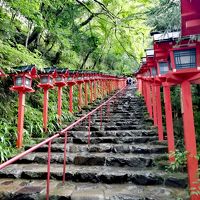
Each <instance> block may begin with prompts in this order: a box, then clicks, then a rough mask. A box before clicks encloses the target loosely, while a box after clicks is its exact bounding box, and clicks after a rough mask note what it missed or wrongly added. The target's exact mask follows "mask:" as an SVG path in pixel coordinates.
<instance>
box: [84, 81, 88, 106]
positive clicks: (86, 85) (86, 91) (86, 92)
mask: <svg viewBox="0 0 200 200" xmlns="http://www.w3.org/2000/svg"><path fill="white" fill-rule="evenodd" d="M87 105H88V84H87V82H85V106H87Z"/></svg>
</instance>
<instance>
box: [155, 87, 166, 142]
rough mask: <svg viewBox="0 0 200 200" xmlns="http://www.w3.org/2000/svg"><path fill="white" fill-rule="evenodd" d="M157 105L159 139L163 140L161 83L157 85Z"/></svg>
mask: <svg viewBox="0 0 200 200" xmlns="http://www.w3.org/2000/svg"><path fill="white" fill-rule="evenodd" d="M156 107H157V117H158V118H157V121H158V139H159V141H163V139H164V138H163V125H162V108H161V98H160V85H159V84H157V85H156Z"/></svg>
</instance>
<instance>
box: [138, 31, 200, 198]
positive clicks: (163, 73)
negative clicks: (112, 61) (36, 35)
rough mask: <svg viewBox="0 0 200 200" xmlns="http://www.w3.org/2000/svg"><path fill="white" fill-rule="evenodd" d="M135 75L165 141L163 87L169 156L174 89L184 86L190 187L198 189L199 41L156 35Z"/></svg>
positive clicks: (172, 145)
mask: <svg viewBox="0 0 200 200" xmlns="http://www.w3.org/2000/svg"><path fill="white" fill-rule="evenodd" d="M135 75H136V78H137V81H138V90H139V92H140V93H141V94H142V95H143V96H144V99H145V102H146V105H147V110H148V113H149V116H150V118H152V119H153V121H154V125H155V126H157V127H158V138H159V140H160V141H162V140H163V139H164V136H163V124H162V105H161V94H160V87H161V86H163V93H164V104H165V115H166V131H167V140H168V152H169V154H171V153H172V152H175V145H174V130H173V118H172V107H171V97H170V87H171V86H175V85H180V87H181V94H180V96H181V111H182V116H183V125H184V141H185V150H186V151H187V152H188V156H187V169H188V180H189V186H190V188H198V187H199V184H198V183H197V182H198V181H197V180H198V177H197V176H196V174H197V170H198V161H197V159H196V155H197V149H196V136H195V127H194V117H193V109H192V95H191V86H190V85H191V84H199V83H200V41H199V40H198V39H197V37H196V38H195V37H193V38H192V39H191V38H190V37H181V35H180V32H171V33H167V34H157V33H156V34H153V48H152V49H147V50H146V57H143V58H142V61H141V66H140V68H139V69H138V70H137V71H136V73H135ZM169 160H170V162H174V161H175V158H174V156H170V157H169ZM199 198H200V196H198V197H197V196H196V195H192V194H191V200H197V199H199Z"/></svg>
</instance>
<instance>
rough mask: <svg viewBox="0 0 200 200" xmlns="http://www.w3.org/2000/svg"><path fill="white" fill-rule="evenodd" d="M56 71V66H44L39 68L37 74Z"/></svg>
mask: <svg viewBox="0 0 200 200" xmlns="http://www.w3.org/2000/svg"><path fill="white" fill-rule="evenodd" d="M55 72H56V67H45V68H43V69H41V70H39V74H54V73H55Z"/></svg>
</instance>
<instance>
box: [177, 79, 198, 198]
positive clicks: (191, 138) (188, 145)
mask: <svg viewBox="0 0 200 200" xmlns="http://www.w3.org/2000/svg"><path fill="white" fill-rule="evenodd" d="M181 100H182V115H183V125H184V140H185V149H186V151H187V152H188V155H187V170H188V180H189V187H190V189H191V188H196V187H197V186H198V184H197V183H196V182H197V180H198V176H197V172H198V160H197V159H196V155H197V149H196V136H195V127H194V117H193V109H192V94H191V88H190V83H189V82H188V81H183V82H182V83H181ZM199 198H200V197H199V196H196V195H192V196H191V200H198V199H199Z"/></svg>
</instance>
